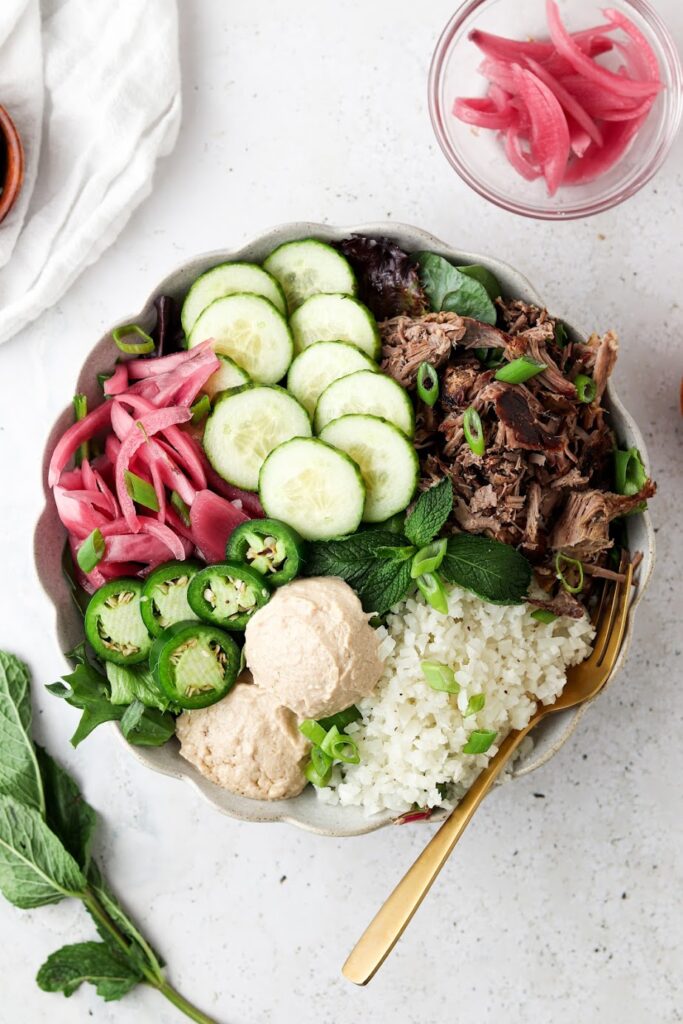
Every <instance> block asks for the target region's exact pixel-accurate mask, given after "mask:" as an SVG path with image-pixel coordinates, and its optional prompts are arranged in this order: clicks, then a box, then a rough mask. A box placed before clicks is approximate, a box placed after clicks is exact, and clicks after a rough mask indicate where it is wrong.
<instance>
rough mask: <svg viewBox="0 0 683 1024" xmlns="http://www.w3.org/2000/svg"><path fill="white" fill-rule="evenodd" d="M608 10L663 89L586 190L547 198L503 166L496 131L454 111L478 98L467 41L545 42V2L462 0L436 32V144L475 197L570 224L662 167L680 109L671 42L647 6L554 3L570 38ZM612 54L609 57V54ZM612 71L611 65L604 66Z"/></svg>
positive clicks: (681, 92) (680, 78)
mask: <svg viewBox="0 0 683 1024" xmlns="http://www.w3.org/2000/svg"><path fill="white" fill-rule="evenodd" d="M603 6H611V7H612V8H614V9H616V10H618V11H620V12H621V13H623V14H624V15H626V16H627V17H628V18H630V19H631V21H633V22H634V23H635V24H636V25H637V26H638V28H639V29H640V30H641V32H642V33H643V34H644V35H645V37H646V38H647V40H648V41H649V43H650V45H651V46H652V48H653V50H654V52H655V54H656V56H657V59H658V62H659V66H660V74H661V80H662V83H663V85H664V86H665V88H664V89H663V90H662V91H661V92H660V94H659V95H658V97H657V99H656V100H655V103H654V104H653V106H652V109H651V110H650V114H649V116H648V118H647V120H646V121H645V123H644V124H643V126H642V128H641V129H640V131H639V132H638V134H637V135H636V137H635V139H634V141H633V143H632V144H631V147H630V148H629V149H628V150H627V151H626V153H625V154H624V156H622V158H621V160H619V161H618V163H617V164H616V165H615V166H614V167H613V168H611V170H609V171H608V172H607V173H606V174H604V175H602V176H601V177H599V178H598V179H597V180H595V181H591V182H588V183H586V184H583V185H565V186H561V187H560V188H559V189H558V191H557V193H556V194H555V195H554V196H549V195H548V193H547V190H546V185H545V182H544V180H543V179H542V178H539V179H537V180H536V181H526V180H525V179H524V178H522V177H521V176H520V175H519V174H518V173H517V172H516V171H515V170H514V169H513V168H512V167H511V165H510V164H509V163H508V161H507V159H506V157H505V154H504V152H503V148H502V146H501V143H500V141H499V140H498V137H497V136H498V133H497V132H494V131H488V130H486V129H480V128H473V127H472V126H471V125H468V124H465V123H464V122H462V121H459V120H458V119H457V118H456V117H455V116H454V115H453V113H452V108H453V101H454V100H455V98H456V97H457V96H478V95H479V96H483V95H484V85H485V79H484V78H483V77H482V76H481V75H480V74H479V73H478V71H477V68H478V66H479V64H480V63H481V61H482V60H483V54H482V53H481V52H480V50H479V49H478V48H477V47H476V46H475V45H474V43H472V42H471V41H470V40H469V39H468V35H469V33H470V32H471V31H472V29H474V28H477V29H482V30H484V31H487V32H493V33H495V34H497V35H502V36H509V37H511V38H514V39H530V38H535V39H541V38H547V37H548V31H547V21H546V16H545V0H524V2H523V3H520V0H467V2H466V3H464V4H462V5H461V6H460V7H459V8H458V9H457V11H456V12H455V14H454V15H453V17H452V18H451V20H450V21H449V22H448V24H447V25H446V28H445V29H444V31H443V32H442V34H441V38H440V39H439V41H438V43H437V45H436V49H435V51H434V56H433V58H432V64H431V68H430V72H429V112H430V116H431V119H432V124H433V126H434V131H435V132H436V137H437V139H438V141H439V145H440V146H441V149H442V150H443V152H444V154H445V156H446V158H447V159H448V161H449V163H450V164H451V166H452V167H453V168H454V170H456V171H457V172H458V174H459V175H460V177H461V178H462V179H463V180H464V181H465V182H467V184H468V185H469V186H470V187H471V188H473V189H474V190H475V192H478V193H479V195H481V196H483V197H484V198H485V199H488V200H489V201H490V202H492V203H495V204H496V205H497V206H500V207H502V208H503V209H505V210H510V211H511V212H512V213H518V214H521V215H522V216H525V217H536V218H540V219H542V220H571V219H573V218H576V217H587V216H590V215H591V214H594V213H600V212H601V211H602V210H608V209H610V208H611V207H612V206H617V205H618V204H619V203H622V202H623V201H624V200H625V199H628V198H629V197H630V196H632V195H634V194H635V193H636V192H637V191H638V190H639V189H640V188H642V187H643V185H645V184H646V183H647V182H648V181H649V180H650V178H652V176H653V175H654V174H656V172H657V171H658V170H659V168H660V167H661V165H662V163H663V162H664V160H665V159H666V156H667V154H668V152H669V149H670V148H671V144H672V142H673V140H674V138H675V136H676V132H677V130H678V127H679V124H680V120H681V112H682V110H683V73H682V71H681V62H680V59H679V56H678V53H677V51H676V47H675V44H674V42H673V40H672V38H671V36H670V35H669V32H668V29H667V28H666V26H665V25H664V24H663V22H662V20H661V18H660V17H659V15H658V14H657V12H656V11H655V10H654V9H653V8H652V7H651V6H650V4H649V3H647V2H646V0H613V2H610V0H607V2H606V3H605V4H598V3H593V2H586V0H559V7H560V14H561V17H562V20H563V21H564V23H565V24H566V25H567V27H568V28H569V30H570V31H571V32H574V31H578V30H579V29H582V28H588V27H589V26H591V25H595V24H598V23H600V22H601V21H604V16H603V15H602V11H601V7H603ZM608 56H609V55H608ZM602 62H603V63H606V64H607V66H609V61H602Z"/></svg>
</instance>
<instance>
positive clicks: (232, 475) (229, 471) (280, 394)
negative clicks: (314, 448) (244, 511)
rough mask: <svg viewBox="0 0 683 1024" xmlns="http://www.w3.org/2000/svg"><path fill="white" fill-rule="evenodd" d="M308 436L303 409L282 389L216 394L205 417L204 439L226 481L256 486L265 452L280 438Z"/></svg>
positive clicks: (251, 488)
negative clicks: (209, 411)
mask: <svg viewBox="0 0 683 1024" xmlns="http://www.w3.org/2000/svg"><path fill="white" fill-rule="evenodd" d="M310 435H311V421H310V420H309V418H308V414H307V412H306V410H305V409H303V408H302V407H301V406H300V405H299V403H298V402H297V401H296V399H295V398H292V396H291V395H288V394H287V392H286V391H285V390H284V389H283V388H278V387H249V386H247V387H244V388H240V389H239V390H236V391H229V392H227V393H226V394H224V395H223V396H222V397H220V398H219V399H218V401H217V402H216V404H215V406H214V409H213V412H212V413H211V415H210V416H209V418H208V419H207V421H206V428H205V430H204V438H203V444H204V451H205V452H206V455H207V458H208V460H209V462H210V463H211V465H212V466H213V468H214V469H215V470H216V472H217V473H218V474H219V475H220V476H222V477H223V479H224V480H227V481H228V483H230V484H234V486H235V487H242V488H243V489H244V490H246V491H255V490H256V489H257V488H258V484H259V471H260V469H261V466H262V465H263V462H264V460H265V458H266V457H267V456H268V454H269V453H270V452H271V451H272V450H273V449H274V448H277V446H278V445H281V444H282V442H283V441H288V440H289V439H290V438H292V437H310Z"/></svg>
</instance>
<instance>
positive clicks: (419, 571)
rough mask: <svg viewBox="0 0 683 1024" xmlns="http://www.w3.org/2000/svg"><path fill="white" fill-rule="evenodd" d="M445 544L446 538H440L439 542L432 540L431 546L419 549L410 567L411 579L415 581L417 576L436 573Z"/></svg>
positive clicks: (446, 542)
mask: <svg viewBox="0 0 683 1024" xmlns="http://www.w3.org/2000/svg"><path fill="white" fill-rule="evenodd" d="M447 544H448V540H447V539H446V537H442V538H441V540H433V541H432V542H431V544H427V546H426V547H424V548H420V550H419V551H418V553H417V554H416V555H415V557H414V558H413V564H412V565H411V567H410V575H411V577H412V579H414V580H416V579H417V578H418V576H422V575H423V574H424V573H426V572H436V570H437V569H438V568H439V566H440V565H441V563H442V562H443V559H444V555H445V554H446V545H447Z"/></svg>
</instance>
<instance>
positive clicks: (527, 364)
mask: <svg viewBox="0 0 683 1024" xmlns="http://www.w3.org/2000/svg"><path fill="white" fill-rule="evenodd" d="M545 369H547V364H546V363H539V362H538V360H536V359H529V357H528V356H520V357H519V359H513V360H512V362H511V363H508V364H507V366H503V367H501V368H500V370H498V371H497V373H496V380H502V381H504V382H505V383H506V384H523V383H524V381H525V380H530V379H531V378H532V377H535V376H536V374H537V373H543V371H544V370H545Z"/></svg>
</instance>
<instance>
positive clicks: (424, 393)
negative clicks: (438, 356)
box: [417, 363, 439, 406]
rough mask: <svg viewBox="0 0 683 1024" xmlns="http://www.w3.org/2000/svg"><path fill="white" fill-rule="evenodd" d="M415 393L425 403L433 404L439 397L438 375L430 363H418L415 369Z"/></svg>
mask: <svg viewBox="0 0 683 1024" xmlns="http://www.w3.org/2000/svg"><path fill="white" fill-rule="evenodd" d="M417 395H418V398H420V399H421V400H422V401H423V402H424V404H425V405H429V406H432V405H435V404H436V400H437V399H438V397H439V375H438V374H437V372H436V370H435V369H434V367H433V366H432V364H431V363H420V369H419V370H418V371H417Z"/></svg>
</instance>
